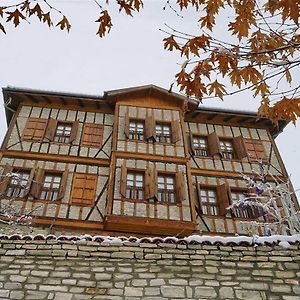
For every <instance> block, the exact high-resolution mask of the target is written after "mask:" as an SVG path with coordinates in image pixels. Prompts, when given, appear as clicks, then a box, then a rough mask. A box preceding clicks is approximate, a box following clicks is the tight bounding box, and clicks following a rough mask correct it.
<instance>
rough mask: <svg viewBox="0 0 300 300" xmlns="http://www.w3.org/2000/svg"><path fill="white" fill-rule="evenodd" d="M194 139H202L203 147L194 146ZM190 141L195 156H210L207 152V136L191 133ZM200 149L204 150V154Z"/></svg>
mask: <svg viewBox="0 0 300 300" xmlns="http://www.w3.org/2000/svg"><path fill="white" fill-rule="evenodd" d="M194 139H202V140H204V141H205V148H203V147H202V148H201V147H196V146H195V143H194ZM191 143H192V144H193V145H192V149H193V152H194V156H195V157H210V153H209V147H208V141H207V136H204V135H192V136H191ZM201 151H206V155H203V152H202V153H200V152H201Z"/></svg>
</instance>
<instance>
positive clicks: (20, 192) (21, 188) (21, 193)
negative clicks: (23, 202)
mask: <svg viewBox="0 0 300 300" xmlns="http://www.w3.org/2000/svg"><path fill="white" fill-rule="evenodd" d="M32 172H33V171H32V169H27V168H13V169H12V173H15V174H22V175H24V174H28V178H27V179H26V184H23V185H22V180H23V179H24V178H23V177H21V178H19V179H16V178H14V177H11V178H10V180H9V182H8V184H7V188H6V193H5V194H6V197H8V198H20V199H21V198H24V197H26V196H27V194H28V189H29V188H30V184H31V181H32V176H31V174H32ZM14 180H16V181H19V182H16V183H14V182H13V181H14Z"/></svg>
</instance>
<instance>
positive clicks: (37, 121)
mask: <svg viewBox="0 0 300 300" xmlns="http://www.w3.org/2000/svg"><path fill="white" fill-rule="evenodd" d="M47 122H48V120H47V119H42V118H28V120H27V122H26V126H25V129H24V131H23V134H22V139H23V140H32V141H41V140H42V139H43V137H44V134H45V129H46V127H47Z"/></svg>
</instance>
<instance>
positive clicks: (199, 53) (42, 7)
mask: <svg viewBox="0 0 300 300" xmlns="http://www.w3.org/2000/svg"><path fill="white" fill-rule="evenodd" d="M40 2H41V4H39V3H37V1H34V0H26V1H22V2H19V3H17V4H15V5H10V6H6V7H0V31H2V32H3V33H6V28H5V25H4V22H8V23H12V24H14V26H15V27H17V26H19V25H20V24H21V23H22V22H24V21H28V20H29V19H30V18H32V17H33V16H35V17H37V18H38V19H39V20H40V21H41V22H43V23H45V24H47V25H48V26H49V27H52V26H54V24H56V25H55V26H56V27H59V28H60V29H61V30H67V31H69V30H70V29H71V24H70V22H69V20H68V18H67V17H66V16H65V15H64V13H63V12H62V11H60V10H59V9H58V8H55V7H54V6H52V4H51V0H41V1H40ZM111 2H114V3H116V4H117V5H118V8H119V11H120V12H125V14H127V15H128V16H133V13H134V12H139V11H140V10H141V9H142V8H143V2H142V1H141V0H114V1H112V0H111V1H109V0H102V1H100V0H94V3H95V5H96V6H97V7H98V8H99V10H100V13H99V17H98V19H96V20H95V22H97V23H99V24H98V30H97V31H96V34H97V35H98V36H99V37H100V38H102V37H104V36H106V35H107V34H108V33H109V32H110V31H111V29H112V26H113V23H112V19H111V15H110V9H111V6H110V5H111ZM167 9H169V10H171V12H172V13H174V12H175V13H176V15H177V16H178V17H179V18H181V19H182V16H183V14H182V12H183V11H184V10H187V9H192V10H195V11H196V12H197V13H198V14H199V19H198V20H195V25H196V26H198V27H199V28H197V29H198V31H199V29H200V34H198V35H191V34H190V33H189V32H182V31H181V30H180V28H177V29H176V28H172V27H170V26H166V29H165V30H163V31H164V32H165V33H166V35H167V37H166V38H164V40H163V42H164V48H165V49H166V50H167V51H170V52H178V53H180V55H181V57H182V60H183V62H182V64H181V68H180V70H179V71H178V73H177V74H176V75H175V80H174V83H176V84H177V85H178V87H179V90H180V92H182V93H184V94H185V95H187V96H188V97H193V98H196V99H198V100H199V101H203V100H204V99H208V98H211V97H217V98H220V99H222V100H223V99H224V98H225V97H226V96H230V95H233V94H236V93H240V92H242V91H245V90H250V91H252V93H253V96H254V97H259V98H260V101H261V105H260V108H259V110H258V113H259V114H260V115H261V116H263V117H267V118H269V119H271V120H272V121H273V122H274V123H277V122H278V120H279V119H284V120H291V121H292V122H293V123H295V122H296V120H297V118H299V117H300V93H299V87H300V82H299V80H298V76H295V75H296V74H297V70H298V67H299V64H300V63H299V61H300V53H299V49H300V33H299V16H300V13H299V12H300V0H293V1H291V0H224V1H223V0H166V2H165V6H164V7H163V10H167ZM222 15H223V16H224V17H223V18H221V17H220V16H222ZM54 19H58V20H57V21H55V22H54ZM183 20H184V18H183ZM220 27H222V29H223V31H224V28H225V31H226V28H227V31H226V32H225V34H224V37H223V35H222V38H221V39H220V38H217V36H216V34H215V33H216V32H217V30H218V28H220ZM226 34H227V36H226ZM171 86H172V85H171ZM291 91H293V92H291Z"/></svg>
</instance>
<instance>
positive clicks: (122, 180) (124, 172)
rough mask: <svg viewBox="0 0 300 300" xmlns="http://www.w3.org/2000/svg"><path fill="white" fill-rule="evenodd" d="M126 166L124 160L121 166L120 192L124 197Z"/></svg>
mask: <svg viewBox="0 0 300 300" xmlns="http://www.w3.org/2000/svg"><path fill="white" fill-rule="evenodd" d="M126 184H127V168H126V161H125V160H124V161H123V163H122V166H121V179H120V194H121V195H122V196H123V197H125V198H126Z"/></svg>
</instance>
